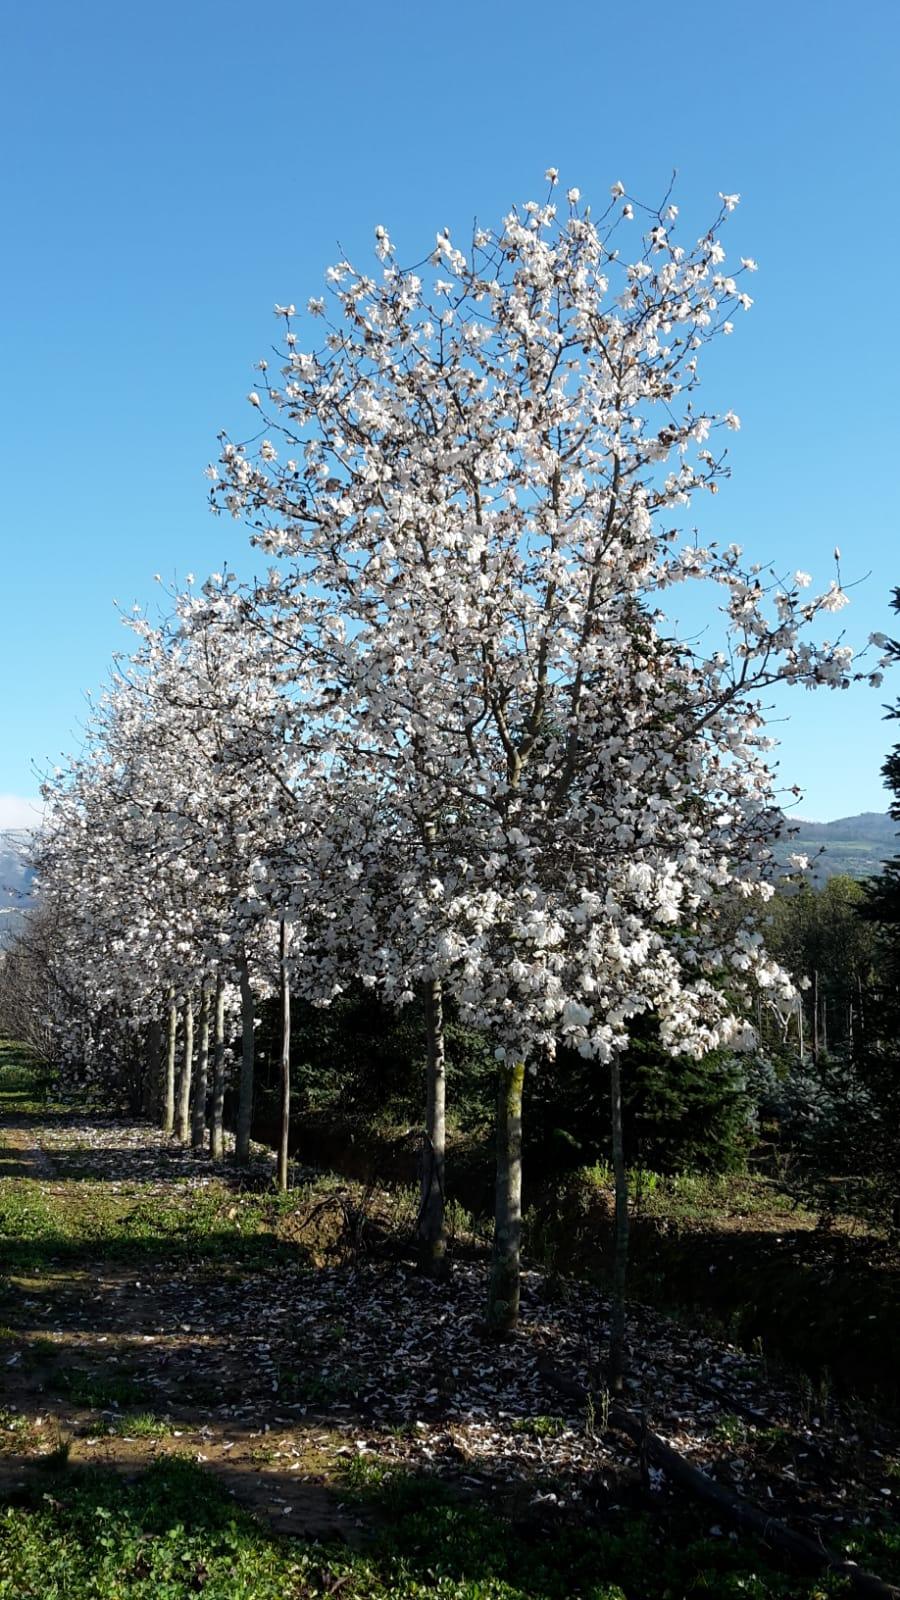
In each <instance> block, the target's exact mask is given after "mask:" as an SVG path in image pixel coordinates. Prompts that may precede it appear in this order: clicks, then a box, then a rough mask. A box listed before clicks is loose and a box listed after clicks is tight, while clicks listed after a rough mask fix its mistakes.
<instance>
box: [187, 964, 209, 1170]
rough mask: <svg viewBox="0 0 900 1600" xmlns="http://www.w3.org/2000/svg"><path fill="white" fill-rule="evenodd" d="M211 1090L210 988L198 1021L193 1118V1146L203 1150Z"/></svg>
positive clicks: (202, 996)
mask: <svg viewBox="0 0 900 1600" xmlns="http://www.w3.org/2000/svg"><path fill="white" fill-rule="evenodd" d="M208 1089H209V988H208V986H207V985H206V984H204V985H203V988H202V990H201V991H200V1016H199V1018H198V1019H197V1078H196V1082H195V1084H194V1111H193V1116H192V1117H191V1144H192V1146H193V1148H194V1149H195V1150H202V1149H203V1142H204V1138H205V1136H206V1096H207V1092H208Z"/></svg>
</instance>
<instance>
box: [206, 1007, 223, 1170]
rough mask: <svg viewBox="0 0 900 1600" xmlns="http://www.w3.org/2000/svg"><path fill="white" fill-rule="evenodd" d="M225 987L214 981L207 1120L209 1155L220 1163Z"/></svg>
mask: <svg viewBox="0 0 900 1600" xmlns="http://www.w3.org/2000/svg"><path fill="white" fill-rule="evenodd" d="M224 1111H225V985H224V983H223V981H222V978H221V976H220V977H218V978H217V979H216V998H215V1007H214V1021H213V1081H212V1106H211V1107H210V1118H209V1153H210V1156H211V1157H212V1159H213V1161H221V1159H222V1157H223V1155H224V1154H225V1130H224V1124H223V1120H222V1119H223V1115H224Z"/></svg>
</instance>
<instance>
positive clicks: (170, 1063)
mask: <svg viewBox="0 0 900 1600" xmlns="http://www.w3.org/2000/svg"><path fill="white" fill-rule="evenodd" d="M177 1043H178V1008H177V1006H176V1005H175V1001H174V999H173V996H172V991H171V989H170V990H169V1031H168V1035H167V1038H166V1060H165V1075H164V1077H163V1092H162V1130H163V1133H171V1132H172V1129H173V1128H174V1126H175V1050H176V1046H177Z"/></svg>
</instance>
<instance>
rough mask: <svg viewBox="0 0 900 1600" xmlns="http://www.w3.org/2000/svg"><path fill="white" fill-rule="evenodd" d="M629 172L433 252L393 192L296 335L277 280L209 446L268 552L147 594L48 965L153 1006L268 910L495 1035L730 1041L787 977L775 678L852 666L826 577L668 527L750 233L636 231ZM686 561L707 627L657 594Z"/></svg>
mask: <svg viewBox="0 0 900 1600" xmlns="http://www.w3.org/2000/svg"><path fill="white" fill-rule="evenodd" d="M546 176H547V180H548V182H549V183H550V186H551V194H552V191H553V188H554V187H555V185H556V182H557V179H558V173H557V172H556V169H553V168H551V169H549V170H548V172H547V175H546ZM624 193H625V191H624V188H623V186H622V185H621V184H619V183H617V184H615V185H613V188H612V193H611V199H610V202H609V204H608V206H607V209H606V211H605V212H604V213H603V214H602V216H601V217H600V218H599V219H598V220H595V219H594V218H593V217H592V215H591V213H590V210H589V209H588V208H587V207H586V206H584V205H582V202H581V196H580V192H579V191H578V190H577V189H575V188H572V189H569V190H568V192H567V199H568V209H567V211H566V214H565V216H560V215H558V213H557V209H556V207H555V205H554V204H553V203H552V201H548V202H546V203H539V202H537V201H529V202H527V203H526V204H525V205H524V206H522V207H521V208H515V209H513V210H511V211H510V212H509V214H508V215H507V216H506V217H505V218H504V219H503V221H502V223H501V225H500V226H499V227H498V228H496V229H488V228H479V229H478V230H477V231H476V233H475V235H474V237H473V239H472V240H471V242H469V243H467V244H466V246H465V247H463V246H462V245H460V244H458V243H457V242H456V241H455V240H454V239H453V238H452V236H451V234H450V232H449V230H446V229H445V230H442V231H441V232H439V233H438V234H437V235H436V238H435V243H434V247H433V250H432V252H431V257H430V262H429V264H428V266H427V267H425V268H423V267H418V268H414V269H405V268H403V267H401V266H400V265H398V263H397V259H396V253H395V248H394V246H393V244H392V243H391V240H390V236H389V234H388V232H387V230H386V229H385V228H384V227H382V226H379V228H378V229H376V252H375V253H376V262H377V265H376V267H375V269H374V270H373V271H359V270H357V269H355V268H354V267H353V266H352V265H351V264H350V263H349V262H348V261H341V262H339V263H337V264H336V265H335V266H334V267H333V268H331V269H329V272H328V273H327V274H326V288H325V294H324V295H323V296H320V297H314V298H312V299H310V300H309V301H308V302H307V308H306V309H307V313H308V314H309V316H310V317H311V318H312V319H313V321H312V323H311V325H310V330H309V331H310V334H311V335H312V332H313V329H315V334H316V335H317V336H318V339H319V342H318V343H317V344H313V345H312V346H311V347H310V348H307V349H305V350H304V349H303V348H301V344H300V338H301V336H302V329H301V331H300V334H298V332H297V331H296V329H295V326H294V322H295V318H296V310H295V307H294V305H293V304H290V303H285V304H284V305H282V304H278V305H277V306H276V307H275V313H276V316H277V317H278V318H279V319H281V320H283V322H284V326H285V348H284V353H283V356H282V364H281V370H280V372H278V373H277V375H276V374H273V375H272V376H270V375H269V372H268V367H267V364H266V363H260V364H259V370H260V372H261V374H262V377H261V380H260V388H259V391H255V390H254V391H253V392H252V393H251V395H250V396H249V397H248V398H249V399H250V403H251V405H253V406H254V408H255V409H258V410H259V411H260V412H261V413H262V427H263V428H264V434H265V436H264V437H262V438H257V439H256V440H255V441H254V442H253V443H248V444H242V443H240V442H234V441H232V440H230V439H227V438H223V439H222V445H221V453H220V459H219V461H218V463H217V464H216V466H215V467H214V468H213V469H212V471H211V476H212V478H213V486H212V490H211V493H212V497H213V504H214V505H215V507H216V508H217V509H219V510H225V511H227V512H229V513H231V514H232V515H233V516H235V517H237V518H242V519H245V520H246V521H247V523H248V524H249V527H250V530H251V535H252V538H253V541H254V543H255V545H256V546H257V547H258V548H259V549H260V550H261V551H263V552H264V553H265V554H266V555H267V557H268V558H269V561H270V562H271V568H270V571H269V574H268V577H267V579H266V580H265V581H264V582H262V583H260V584H258V585H257V586H256V587H255V589H254V590H252V591H244V590H242V589H241V588H240V586H239V585H238V584H236V582H235V581H234V579H233V578H231V577H224V578H223V577H219V576H218V575H217V576H215V577H214V578H212V579H210V580H209V581H208V582H207V583H206V584H205V585H203V586H202V588H201V589H200V590H199V591H198V590H196V589H195V590H192V592H191V593H190V594H189V595H187V596H184V597H182V598H181V599H180V601H179V602H178V604H177V607H176V614H175V617H174V619H173V622H172V623H171V625H170V626H168V627H167V628H166V629H162V630H155V629H153V628H151V627H150V626H149V625H148V624H146V623H144V622H143V621H142V620H141V619H137V621H135V622H134V623H133V624H132V626H133V627H134V629H135V631H136V633H137V635H138V640H139V644H138V648H137V650H136V652H135V655H134V657H133V659H132V661H131V662H130V663H129V664H128V665H127V667H126V668H124V669H122V670H121V671H120V672H119V674H118V676H117V677H116V678H115V679H114V682H113V685H112V688H111V690H110V692H109V694H108V695H107V697H106V699H105V700H104V701H103V703H102V704H101V706H100V708H99V710H98V713H97V717H96V721H95V727H94V731H93V734H92V736H91V742H90V745H89V749H88V753H87V755H86V756H85V757H84V758H83V760H82V761H80V762H79V763H77V764H76V765H75V767H74V768H73V769H72V771H71V772H70V773H68V774H66V775H64V776H63V777H62V778H61V779H60V780H58V781H57V782H56V783H54V784H53V785H51V791H52V792H51V794H50V796H49V798H50V800H51V810H50V817H49V821H48V825H47V831H46V835H45V838H44V842H43V845H42V850H41V862H40V866H41V874H42V878H43V882H44V885H45V889H44V893H45V894H46V895H47V896H52V897H53V898H54V902H55V903H58V904H59V906H60V907H61V908H64V910H65V915H66V917H67V919H68V922H69V925H70V926H71V927H72V928H73V930H75V931H74V932H73V939H72V945H71V949H72V957H71V961H70V962H69V964H68V965H67V966H66V969H65V971H64V972H61V973H60V984H61V986H63V987H65V988H68V989H70V990H73V991H74V990H76V989H77V991H78V993H79V994H80V995H82V996H87V997H88V999H89V1002H90V1004H91V1005H93V1006H94V1007H95V1008H103V1007H108V1008H110V1009H111V1010H114V1011H115V1012H116V1014H117V1015H118V1016H121V1017H126V1018H130V1019H134V1020H135V1022H137V1020H138V1019H140V1018H142V1017H146V1016H147V1015H148V1014H149V1013H151V1012H154V1011H158V1008H159V1005H160V1003H161V999H162V997H163V996H165V995H166V994H167V993H168V992H169V991H171V990H176V991H177V992H178V993H179V994H181V993H185V992H187V991H188V990H189V989H196V988H197V986H198V985H201V984H203V983H208V982H210V981H212V979H213V977H214V975H215V974H217V973H219V974H221V973H224V974H225V975H226V976H227V977H228V979H229V980H231V979H233V977H234V974H235V972H236V968H237V962H238V958H239V954H240V952H241V951H245V952H249V957H250V959H251V961H252V965H253V969H254V974H255V980H256V982H257V985H258V986H259V988H260V989H262V990H265V988H266V987H267V985H270V984H271V982H272V981H273V979H274V976H275V973H276V966H275V954H274V951H275V937H276V935H275V929H276V924H277V922H278V921H279V919H281V918H286V919H287V920H289V921H290V923H291V924H292V942H291V957H290V975H291V978H292V982H293V984H294V986H295V987H296V988H297V989H299V991H300V992H301V993H303V994H304V995H306V996H307V998H309V999H310V1000H312V1001H314V1002H315V1003H318V1004H328V1003H329V1001H331V1000H332V999H333V998H334V997H335V996H336V995H338V994H340V993H341V991H342V989H343V988H345V987H346V985H347V984H348V983H349V982H351V981H354V980H356V981H361V982H362V983H363V984H365V985H366V986H370V987H376V988H377V989H378V990H379V992H380V993H382V994H383V995H384V996H385V997H386V998H387V999H388V1000H389V1001H392V1002H394V1003H401V1004H402V1003H404V1002H405V1001H407V1000H408V999H409V998H410V997H411V996H412V995H413V993H415V992H416V990H417V988H418V987H419V986H420V984H421V983H422V982H423V981H424V980H426V979H430V978H439V979H440V980H441V981H442V982H443V984H444V986H445V988H446V991H447V992H448V993H449V994H451V995H452V996H453V998H454V1000H455V1002H456V1005H457V1007H458V1010H459V1013H460V1015H461V1017H462V1018H463V1020H464V1021H465V1022H467V1023H470V1024H471V1025H473V1026H477V1027H480V1028H483V1029H485V1030H486V1031H487V1032H488V1033H489V1034H490V1035H491V1037H492V1040H493V1043H494V1045H495V1048H496V1052H497V1055H498V1057H499V1058H500V1059H501V1060H513V1059H515V1060H525V1061H530V1062H535V1061H537V1060H539V1059H542V1058H543V1059H545V1060H546V1059H548V1058H550V1057H552V1055H553V1053H554V1051H555V1049H556V1047H557V1045H558V1043H560V1042H564V1043H565V1044H567V1045H568V1046H570V1047H572V1048H575V1049H577V1050H579V1051H580V1052H582V1054H584V1055H586V1056H591V1057H596V1058H599V1059H601V1060H605V1059H608V1058H609V1056H610V1055H611V1053H612V1052H613V1051H617V1050H619V1049H621V1048H622V1047H623V1046H625V1045H626V1044H627V1042H628V1039H629V1032H630V1027H631V1024H632V1022H633V1020H634V1019H636V1018H639V1017H641V1016H642V1015H645V1014H647V1013H653V1015H654V1016H655V1017H656V1018H657V1020H658V1024H659V1029H660V1035H661V1038H662V1041H663V1043H664V1044H665V1045H666V1046H667V1047H668V1048H669V1049H670V1050H672V1051H673V1052H692V1053H700V1052H703V1051H705V1050H707V1049H709V1048H710V1047H712V1046H714V1045H719V1044H722V1043H728V1044H731V1045H734V1046H736V1047H739V1046H742V1045H743V1044H745V1043H746V1042H747V1039H748V1030H747V1028H746V1024H745V1022H744V1020H743V1018H744V1013H745V1008H746V1001H747V998H748V996H749V995H750V994H751V993H752V992H756V991H758V990H760V989H762V990H763V991H765V993H766V995H767V996H768V997H769V998H771V999H772V1001H773V1003H777V1002H780V1001H781V1000H785V1001H789V999H790V996H791V989H790V984H789V981H788V979H787V977H786V975H785V974H784V972H782V971H781V970H780V969H779V968H778V967H777V965H775V964H774V963H773V962H772V961H771V960H770V958H769V957H768V955H767V953H766V951H765V948H764V945H763V942H762V938H761V936H760V934H759V932H758V923H759V921H760V916H759V910H760V907H761V906H762V905H764V904H765V902H766V900H767V898H768V897H769V896H770V895H771V893H772V892H773V885H774V883H775V881H776V877H777V869H776V866H775V862H774V855H773V843H774V841H775V840H776V838H777V837H778V835H779V833H780V830H781V825H782V817H781V810H780V806H779V804H778V803H777V797H776V795H775V792H774V789H773V778H772V774H771V770H770V767H769V765H768V761H769V753H770V750H771V746H772V740H771V738H770V737H769V736H768V734H767V733H766V729H765V696H766V693H767V691H768V690H769V689H770V688H771V687H772V686H773V685H774V684H776V683H780V682H786V683H793V684H797V685H801V686H803V687H806V688H813V687H816V686H819V685H826V686H831V687H845V686H846V685H847V684H848V683H849V682H850V681H851V679H852V678H853V677H854V676H859V677H862V676H866V675H867V674H865V673H863V672H862V671H861V670H860V671H856V670H855V669H854V666H853V661H852V652H851V650H850V648H849V647H848V646H847V645H846V644H845V643H843V641H841V640H838V641H833V642H829V641H827V640H822V639H821V638H820V637H819V633H818V625H819V621H820V619H821V618H822V617H823V616H825V615H827V613H829V612H832V611H836V610H837V609H839V608H840V607H841V606H843V605H844V604H845V602H846V596H845V594H844V591H843V590H842V589H841V588H840V585H839V583H834V582H833V583H832V584H831V585H830V586H829V587H828V588H827V589H826V590H825V591H824V592H822V593H820V594H818V595H815V594H814V595H812V596H811V597H808V598H807V597H805V596H801V593H800V591H801V590H805V589H806V588H807V587H809V586H810V583H811V580H810V579H809V578H808V575H807V574H805V573H803V572H797V573H795V574H794V575H793V577H791V576H788V577H786V578H783V577H782V576H781V575H780V574H779V573H777V572H774V571H764V570H763V569H762V568H761V567H760V566H759V565H757V564H754V563H752V562H750V563H748V562H747V561H746V560H745V558H744V556H743V554H742V551H741V550H740V548H739V547H738V546H736V545H734V544H718V543H709V544H707V545H703V546H701V545H699V544H698V543H697V542H696V541H695V540H693V539H692V538H691V537H690V536H687V537H685V536H682V534H681V533H680V532H679V524H680V523H681V522H682V520H683V519H684V517H685V515H686V512H687V510H688V508H689V507H690V505H691V502H692V499H693V497H694V496H695V495H697V494H701V495H702V494H704V493H715V492H716V491H717V489H718V488H719V484H720V482H721V480H722V478H723V476H725V474H726V471H727V469H726V465H725V458H724V455H723V454H721V453H718V454H717V453H716V451H715V449H714V448H713V443H712V441H713V440H714V439H715V438H716V437H717V434H716V429H717V427H718V425H719V424H720V423H721V424H724V425H725V427H726V428H731V429H734V428H737V427H738V426H739V420H738V417H737V416H736V414H735V413H734V412H732V411H727V412H725V413H724V415H722V416H717V415H715V414H713V413H712V412H710V411H707V410H705V409H704V408H703V406H702V404H701V403H700V396H699V382H700V380H699V364H700V358H701V355H702V352H703V350H704V348H705V347H706V345H707V344H709V343H710V342H711V341H712V340H713V339H714V338H716V337H717V336H718V335H719V334H725V333H728V332H729V331H730V329H731V327H732V325H733V324H732V321H731V318H732V316H733V313H734V309H735V307H736V306H744V307H745V308H746V307H747V305H749V303H750V302H749V297H748V296H746V295H745V294H744V292H743V290H742V288H741V286H740V278H741V274H742V273H743V272H745V271H752V270H755V262H753V261H752V259H750V258H745V259H744V261H743V262H742V264H741V267H740V268H738V269H737V271H735V272H734V273H733V274H731V275H729V274H728V272H727V271H726V267H725V251H724V248H723V246H722V244H721V242H720V239H719V229H720V224H721V223H722V221H723V219H724V217H725V214H726V213H727V212H728V211H731V210H732V209H733V208H734V206H735V205H736V204H737V200H738V196H736V195H723V196H722V197H721V200H722V205H721V209H720V212H719V215H718V217H717V219H716V220H715V222H714V225H713V227H712V228H710V229H709V230H708V231H706V232H705V233H704V234H703V235H702V236H701V238H700V239H699V241H698V242H697V243H696V244H694V245H682V244H681V243H680V242H679V241H678V240H677V238H676V232H675V230H676V226H677V224H678V209H677V207H675V206H672V205H670V204H669V203H668V198H667V200H666V202H665V204H664V206H663V207H661V208H660V209H659V211H657V212H653V211H651V212H649V213H647V215H648V223H647V228H646V232H645V233H644V236H643V238H642V239H636V238H635V236H634V234H633V232H632V231H631V230H627V231H626V232H625V233H623V232H622V230H621V222H622V220H623V217H624V218H626V219H627V218H628V217H630V216H633V214H634V206H633V204H632V203H631V202H627V203H626V205H625V206H624V208H623V206H622V205H621V203H620V202H621V200H622V197H623V195H624ZM642 210H643V211H644V212H645V211H646V208H642ZM626 237H627V238H628V239H629V240H630V241H631V243H629V244H628V245H627V247H626V245H625V244H624V240H625V239H626ZM718 436H719V437H721V435H718ZM697 585H699V586H701V590H702V589H704V588H707V587H708V586H710V585H712V586H713V589H714V591H715V592H716V593H717V594H718V596H719V604H720V611H721V619H722V622H721V630H720V637H718V638H717V639H716V640H715V642H710V643H709V644H706V645H697V644H692V643H689V642H685V641H683V640H682V639H680V638H679V636H678V631H677V629H676V627H675V625H674V623H673V622H672V620H671V614H673V613H677V610H678V609H680V605H681V600H682V596H683V591H684V588H685V586H697ZM878 665H879V666H883V665H884V662H883V661H882V662H879V664H878ZM869 676H871V677H872V678H873V679H875V678H877V673H871V674H869ZM60 992H61V993H62V987H61V990H60Z"/></svg>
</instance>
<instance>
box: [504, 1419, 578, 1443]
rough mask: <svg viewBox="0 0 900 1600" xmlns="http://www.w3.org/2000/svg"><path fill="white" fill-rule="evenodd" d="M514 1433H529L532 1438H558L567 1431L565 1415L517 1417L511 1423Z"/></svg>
mask: <svg viewBox="0 0 900 1600" xmlns="http://www.w3.org/2000/svg"><path fill="white" fill-rule="evenodd" d="M511 1426H512V1431H513V1433H527V1434H529V1435H530V1437H531V1438H532V1439H556V1438H558V1436H559V1435H560V1434H561V1433H565V1431H566V1426H567V1424H566V1420H565V1418H564V1417H544V1416H538V1417H516V1418H515V1420H514V1421H513V1423H512V1424H511Z"/></svg>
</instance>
